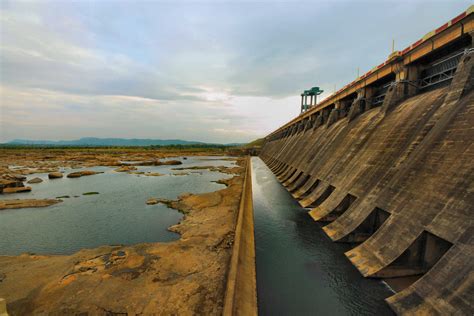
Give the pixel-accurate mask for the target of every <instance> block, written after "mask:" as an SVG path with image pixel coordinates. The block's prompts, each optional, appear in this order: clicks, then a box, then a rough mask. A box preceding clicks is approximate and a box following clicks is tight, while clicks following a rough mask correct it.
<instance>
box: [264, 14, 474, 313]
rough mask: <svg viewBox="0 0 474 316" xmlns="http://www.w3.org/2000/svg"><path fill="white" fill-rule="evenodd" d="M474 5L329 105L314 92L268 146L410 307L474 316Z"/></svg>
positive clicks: (365, 271) (289, 181)
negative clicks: (316, 96)
mask: <svg viewBox="0 0 474 316" xmlns="http://www.w3.org/2000/svg"><path fill="white" fill-rule="evenodd" d="M473 11H474V6H471V7H470V8H468V9H467V10H466V11H465V12H462V13H461V14H460V15H458V16H457V17H454V18H453V19H451V20H449V21H448V22H446V23H444V24H442V25H441V26H439V27H438V28H437V29H435V30H433V31H431V32H429V33H427V34H426V35H425V36H423V37H422V38H420V39H419V40H418V41H416V42H414V43H413V44H411V45H410V46H408V47H406V48H405V49H403V50H401V51H396V52H394V53H392V54H391V55H390V56H389V58H388V59H387V60H386V61H384V62H383V63H381V64H379V65H377V66H375V67H374V68H373V69H371V70H370V71H368V72H367V73H365V74H363V75H361V76H360V77H358V78H356V79H355V80H354V81H352V82H351V83H349V84H347V85H345V86H344V87H342V88H341V89H340V90H338V91H336V92H335V93H333V94H332V95H330V96H328V97H327V98H325V99H324V100H322V101H321V102H320V103H318V104H316V103H315V102H312V101H313V99H312V97H311V98H310V106H307V104H308V103H307V102H306V101H307V96H308V95H311V94H309V92H308V91H305V92H304V93H303V94H301V97H302V100H301V114H300V115H299V116H297V117H296V118H294V119H292V120H291V121H289V122H288V123H286V124H285V125H283V126H281V127H280V128H278V129H277V130H275V131H274V132H272V133H271V134H269V135H268V136H266V137H265V143H264V145H263V147H262V150H261V153H260V157H261V158H262V159H263V160H264V161H265V163H266V164H267V165H268V166H269V167H270V169H271V170H272V171H273V172H274V173H275V175H276V176H277V177H278V179H279V181H281V183H282V184H283V185H284V186H285V187H286V188H287V189H288V191H289V192H290V193H291V194H292V195H293V197H294V198H295V199H297V200H298V202H299V203H300V204H301V206H303V207H305V208H307V209H308V213H309V215H310V216H311V217H312V218H313V219H314V220H315V221H318V222H320V223H322V224H323V225H324V228H323V229H324V231H325V232H326V234H327V235H328V236H329V237H330V238H331V239H332V240H333V241H335V242H344V243H349V244H351V245H353V248H352V249H351V250H349V251H347V252H346V256H347V258H348V259H349V260H350V261H351V262H352V263H353V265H354V266H355V267H356V268H357V269H358V270H359V271H360V273H361V274H362V275H364V276H366V277H372V278H384V279H386V280H387V282H389V283H390V282H392V283H393V284H398V285H397V286H394V287H395V288H397V290H398V292H397V293H396V294H395V295H393V296H391V297H389V298H388V299H387V302H388V304H389V305H390V307H391V308H392V309H393V310H394V311H395V312H397V313H401V314H404V313H408V314H417V313H425V314H440V315H453V314H459V315H472V314H473V313H474V300H473V293H474V292H473V288H474V281H473V278H472V275H473V272H474V271H473V270H474V265H473V264H472V262H473V260H474V224H473V223H474V191H473V187H474V144H473V140H474V91H473V90H474V89H473V88H474V68H473V67H474V48H473V36H474V15H473ZM307 92H308V93H307ZM315 227H316V226H315ZM315 229H316V228H315Z"/></svg>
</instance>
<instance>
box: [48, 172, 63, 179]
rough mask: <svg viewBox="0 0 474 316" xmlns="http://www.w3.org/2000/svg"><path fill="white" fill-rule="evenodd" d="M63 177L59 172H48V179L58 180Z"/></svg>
mask: <svg viewBox="0 0 474 316" xmlns="http://www.w3.org/2000/svg"><path fill="white" fill-rule="evenodd" d="M62 177H63V174H62V173H61V172H50V173H49V174H48V178H49V179H60V178H62Z"/></svg>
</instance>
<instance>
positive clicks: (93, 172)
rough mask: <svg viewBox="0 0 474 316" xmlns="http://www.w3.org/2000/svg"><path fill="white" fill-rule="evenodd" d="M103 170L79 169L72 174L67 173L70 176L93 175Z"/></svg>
mask: <svg viewBox="0 0 474 316" xmlns="http://www.w3.org/2000/svg"><path fill="white" fill-rule="evenodd" d="M99 173H103V172H98V171H92V170H83V171H77V172H71V173H70V174H68V175H67V177H68V178H80V177H82V176H92V175H94V174H99Z"/></svg>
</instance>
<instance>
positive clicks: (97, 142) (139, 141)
mask: <svg viewBox="0 0 474 316" xmlns="http://www.w3.org/2000/svg"><path fill="white" fill-rule="evenodd" d="M5 144H6V145H37V146H40V145H45V146H152V145H158V146H167V145H209V144H210V143H204V142H197V141H187V140H182V139H143V138H130V139H129V138H96V137H83V138H80V139H75V140H57V141H53V140H29V139H14V140H12V141H10V142H7V143H5ZM212 145H217V144H212ZM219 145H220V144H219ZM225 145H227V146H237V145H240V144H238V143H233V144H225Z"/></svg>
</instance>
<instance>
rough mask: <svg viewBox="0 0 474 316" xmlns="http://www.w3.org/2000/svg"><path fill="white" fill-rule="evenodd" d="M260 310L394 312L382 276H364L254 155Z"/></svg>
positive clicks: (267, 312)
mask: <svg viewBox="0 0 474 316" xmlns="http://www.w3.org/2000/svg"><path fill="white" fill-rule="evenodd" d="M252 186H253V203H254V217H255V243H256V261H257V266H256V268H257V292H258V310H259V314H260V315H331V316H332V315H393V313H392V311H391V310H390V308H389V307H388V305H387V304H386V303H385V301H384V298H386V297H388V296H390V295H392V294H393V292H391V291H390V290H389V289H388V288H387V287H386V286H385V285H384V284H383V283H382V282H381V281H379V280H374V279H366V278H363V277H362V276H361V275H360V273H359V272H358V271H357V270H356V268H354V267H353V266H352V264H351V263H350V262H349V260H348V259H347V258H346V257H345V256H344V252H345V251H346V250H348V249H350V245H347V244H340V243H334V242H332V241H331V240H330V239H329V237H327V236H326V235H325V233H324V232H323V230H322V229H321V226H320V225H319V224H318V223H316V222H314V221H313V220H312V219H311V217H310V216H309V215H308V214H307V210H305V209H303V208H301V207H300V206H299V204H298V203H297V202H296V201H295V200H294V199H293V198H292V196H291V195H290V194H289V193H288V191H287V190H286V189H285V188H284V187H283V186H281V184H280V183H279V182H278V181H277V179H276V178H275V176H274V175H273V173H272V172H271V171H270V169H268V167H267V166H266V165H265V164H264V163H263V161H262V160H260V158H258V157H254V158H252Z"/></svg>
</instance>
